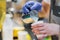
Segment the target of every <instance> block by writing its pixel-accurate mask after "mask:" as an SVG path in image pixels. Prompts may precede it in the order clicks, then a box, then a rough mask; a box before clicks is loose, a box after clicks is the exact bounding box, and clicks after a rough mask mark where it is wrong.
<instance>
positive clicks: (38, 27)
mask: <svg viewBox="0 0 60 40" xmlns="http://www.w3.org/2000/svg"><path fill="white" fill-rule="evenodd" d="M32 31H33V32H34V34H35V35H42V36H40V37H38V39H43V38H45V37H47V36H50V35H58V34H59V25H57V24H53V23H50V24H49V23H34V24H32Z"/></svg>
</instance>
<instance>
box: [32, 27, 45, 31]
mask: <svg viewBox="0 0 60 40" xmlns="http://www.w3.org/2000/svg"><path fill="white" fill-rule="evenodd" d="M32 30H34V31H35V30H38V31H42V30H45V27H37V28H33V29H32Z"/></svg>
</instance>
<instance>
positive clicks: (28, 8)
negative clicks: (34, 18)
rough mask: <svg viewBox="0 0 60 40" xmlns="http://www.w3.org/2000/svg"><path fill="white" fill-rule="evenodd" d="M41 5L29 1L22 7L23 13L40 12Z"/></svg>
mask: <svg viewBox="0 0 60 40" xmlns="http://www.w3.org/2000/svg"><path fill="white" fill-rule="evenodd" d="M41 8H42V4H41V3H39V2H34V1H29V2H27V3H26V4H25V5H24V6H23V8H22V9H23V12H24V13H25V14H27V13H29V12H30V11H31V10H36V11H41Z"/></svg>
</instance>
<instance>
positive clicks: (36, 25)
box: [31, 24, 44, 29]
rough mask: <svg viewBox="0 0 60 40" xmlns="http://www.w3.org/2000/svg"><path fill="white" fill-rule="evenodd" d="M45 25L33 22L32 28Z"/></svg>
mask: <svg viewBox="0 0 60 40" xmlns="http://www.w3.org/2000/svg"><path fill="white" fill-rule="evenodd" d="M43 26H44V25H40V24H35V25H34V24H33V25H32V27H31V28H32V29H33V28H38V27H43Z"/></svg>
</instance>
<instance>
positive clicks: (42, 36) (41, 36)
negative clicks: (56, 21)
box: [36, 34, 47, 39]
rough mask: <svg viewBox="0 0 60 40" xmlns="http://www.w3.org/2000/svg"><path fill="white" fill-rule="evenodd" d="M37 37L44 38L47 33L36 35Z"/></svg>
mask: <svg viewBox="0 0 60 40" xmlns="http://www.w3.org/2000/svg"><path fill="white" fill-rule="evenodd" d="M36 36H37V38H38V39H44V38H45V37H47V34H41V35H36Z"/></svg>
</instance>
